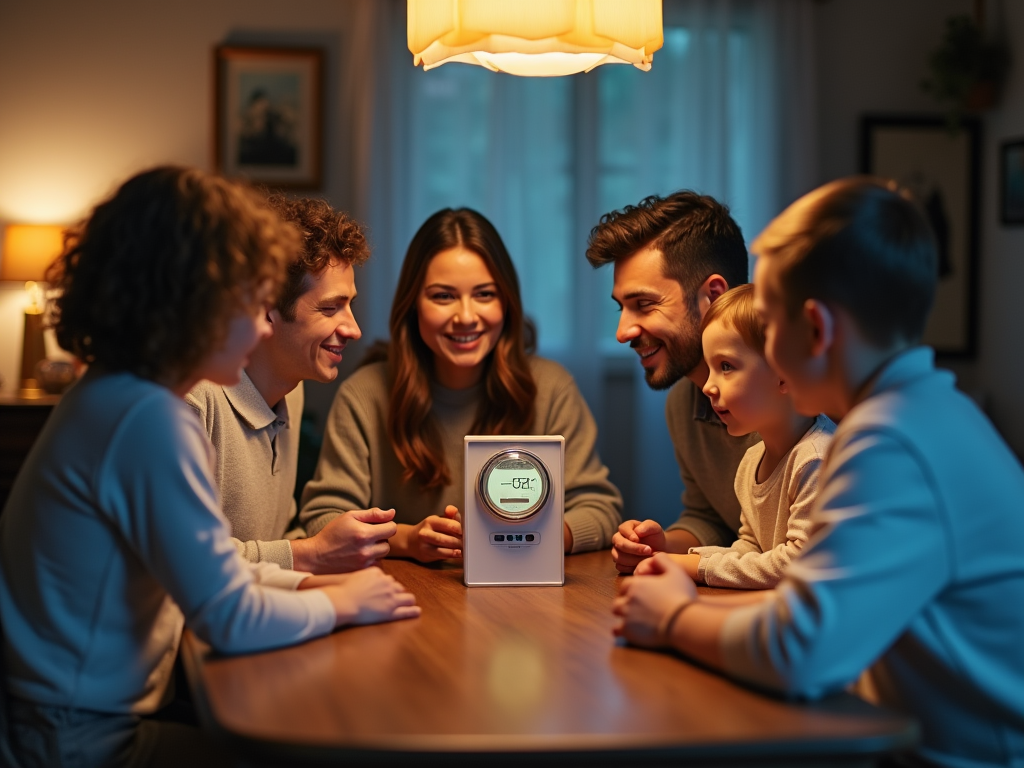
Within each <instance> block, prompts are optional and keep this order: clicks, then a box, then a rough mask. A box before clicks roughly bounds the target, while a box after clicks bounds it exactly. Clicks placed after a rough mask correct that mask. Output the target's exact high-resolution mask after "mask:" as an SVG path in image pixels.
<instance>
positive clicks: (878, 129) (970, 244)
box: [860, 115, 981, 357]
mask: <svg viewBox="0 0 1024 768" xmlns="http://www.w3.org/2000/svg"><path fill="white" fill-rule="evenodd" d="M980 151H981V129H980V124H979V122H978V120H977V118H965V119H963V120H961V122H960V125H959V126H958V127H957V128H955V129H954V128H951V127H950V125H949V123H948V122H947V121H946V119H945V118H943V117H907V116H892V115H867V116H865V117H864V118H863V121H862V122H861V162H860V164H861V170H862V171H863V172H864V173H870V174H872V175H874V176H883V177H885V178H889V179H894V180H895V181H896V182H898V183H899V184H900V185H901V186H903V187H905V188H906V189H908V190H909V191H910V192H911V194H912V195H913V196H914V198H915V199H916V200H917V201H918V203H919V204H920V205H921V209H922V211H923V213H924V214H925V217H926V218H927V219H928V221H929V223H930V224H931V225H932V231H933V232H934V233H935V240H936V244H937V245H938V251H939V264H938V269H939V275H938V277H939V284H938V288H937V290H936V293H935V304H934V306H933V307H932V312H931V315H930V316H929V317H928V324H927V326H926V327H925V332H924V339H923V342H924V343H925V344H927V345H929V346H931V347H933V348H934V349H935V351H936V353H938V354H940V355H947V356H950V357H973V356H974V353H975V342H976V333H977V290H978V210H979V194H980V192H979V190H980V185H979V179H978V174H979V158H980Z"/></svg>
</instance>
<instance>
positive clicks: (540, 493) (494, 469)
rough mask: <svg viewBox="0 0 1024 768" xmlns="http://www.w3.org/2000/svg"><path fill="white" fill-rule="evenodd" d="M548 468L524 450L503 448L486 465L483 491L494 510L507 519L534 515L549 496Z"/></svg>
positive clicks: (482, 474)
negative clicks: (505, 449) (506, 449)
mask: <svg viewBox="0 0 1024 768" xmlns="http://www.w3.org/2000/svg"><path fill="white" fill-rule="evenodd" d="M548 485H549V478H548V473H547V468H546V467H545V466H544V464H543V463H542V462H541V461H540V459H538V458H537V457H535V456H533V455H532V454H529V453H527V452H525V451H516V450H509V451H502V452H501V453H499V454H497V455H495V456H494V457H492V458H491V460H490V461H489V462H488V463H487V465H486V466H485V467H484V469H483V471H482V472H481V476H480V491H481V495H482V496H483V497H484V501H485V502H486V504H487V506H488V507H489V508H490V510H491V511H492V512H494V513H495V514H496V515H498V516H499V517H502V518H505V519H506V520H522V519H525V518H527V517H529V516H530V515H532V514H534V513H535V512H536V511H537V510H538V509H540V508H541V507H542V506H543V505H544V501H545V500H546V499H547V494H548Z"/></svg>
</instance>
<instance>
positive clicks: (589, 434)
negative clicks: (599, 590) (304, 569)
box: [299, 357, 622, 552]
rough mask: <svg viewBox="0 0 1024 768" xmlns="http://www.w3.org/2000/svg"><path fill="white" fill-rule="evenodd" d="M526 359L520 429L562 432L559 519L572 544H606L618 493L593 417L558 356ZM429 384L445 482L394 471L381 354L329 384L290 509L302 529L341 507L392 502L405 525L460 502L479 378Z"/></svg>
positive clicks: (313, 528)
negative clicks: (454, 386) (526, 398)
mask: <svg viewBox="0 0 1024 768" xmlns="http://www.w3.org/2000/svg"><path fill="white" fill-rule="evenodd" d="M530 369H531V371H532V372H533V376H534V380H535V381H536V383H537V399H536V401H535V404H534V410H535V416H534V421H533V424H532V425H531V427H530V429H529V430H528V431H527V434H531V435H562V436H563V437H565V522H566V524H567V525H568V526H569V530H570V531H571V532H572V538H573V546H572V550H573V552H584V551H588V550H593V549H601V548H604V547H607V546H609V545H610V544H611V538H612V534H613V533H615V530H616V528H617V527H618V524H619V522H620V520H621V513H622V497H621V496H620V495H619V492H618V490H617V489H616V488H615V486H614V485H612V484H611V482H610V481H609V480H608V469H607V467H605V466H604V465H603V464H602V463H601V459H600V458H599V457H598V455H597V449H596V447H595V442H596V440H597V425H596V424H595V423H594V418H593V416H591V414H590V410H589V409H588V408H587V404H586V402H585V401H584V399H583V396H582V395H581V394H580V392H579V389H577V387H576V382H574V381H573V379H572V376H571V375H569V372H568V371H566V370H565V369H564V368H562V366H560V365H558V364H557V363H555V362H552V361H550V360H545V359H543V358H539V357H533V358H531V359H530ZM431 391H432V395H433V415H434V417H435V418H436V419H437V420H438V423H439V426H440V429H441V437H442V443H443V446H444V453H445V461H446V462H447V464H448V469H449V470H450V472H451V476H452V482H451V484H450V485H448V486H445V487H443V488H437V489H432V490H429V491H428V490H425V489H424V488H423V487H422V486H421V485H420V483H419V482H417V481H415V480H414V481H411V482H408V483H405V482H403V481H402V466H401V464H399V462H398V458H397V457H396V456H395V453H394V451H393V450H392V448H391V443H390V441H389V440H388V437H387V430H386V425H387V407H388V385H387V380H386V373H385V364H384V363H376V364H373V365H368V366H365V367H363V368H360V369H359V370H358V371H356V372H355V373H354V374H352V376H350V377H349V378H348V379H347V380H345V382H344V383H342V385H341V387H340V388H339V389H338V393H337V395H336V396H335V399H334V405H333V406H332V407H331V413H330V415H329V416H328V420H327V428H326V430H325V434H324V444H323V448H322V450H321V452H320V462H319V464H318V465H317V469H316V474H315V475H314V477H313V479H312V480H311V481H310V482H309V483H308V484H307V485H306V489H305V491H304V493H303V494H302V510H301V512H300V513H299V519H300V520H301V522H302V525H303V526H304V527H305V529H306V531H307V533H308V534H309V535H310V536H312V535H314V534H316V533H318V532H319V531H320V530H321V529H322V528H323V527H324V526H325V525H327V523H328V522H330V521H331V520H332V519H333V518H334V517H336V516H337V515H338V514H340V513H341V512H344V511H346V510H350V509H367V508H370V507H380V508H381V509H391V508H394V509H395V521H396V522H398V523H406V524H409V525H414V524H416V523H418V522H420V521H421V520H423V518H425V517H427V516H429V515H440V514H443V512H444V508H445V505H447V504H454V505H455V506H457V507H458V508H459V509H460V510H461V509H464V508H465V507H464V503H463V438H464V437H465V435H467V434H469V433H470V432H469V430H470V428H471V426H472V424H473V421H474V417H475V415H476V409H477V404H478V402H479V398H480V397H482V396H483V385H482V384H481V385H478V386H476V387H473V388H471V389H465V390H450V389H445V388H444V387H441V386H439V385H437V384H435V385H434V386H433V387H432V390H431Z"/></svg>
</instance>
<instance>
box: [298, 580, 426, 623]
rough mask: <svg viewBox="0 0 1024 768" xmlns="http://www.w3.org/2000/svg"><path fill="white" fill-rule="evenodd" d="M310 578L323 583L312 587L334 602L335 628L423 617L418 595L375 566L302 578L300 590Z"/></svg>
mask: <svg viewBox="0 0 1024 768" xmlns="http://www.w3.org/2000/svg"><path fill="white" fill-rule="evenodd" d="M310 579H318V580H320V581H321V583H322V584H323V586H319V587H318V586H317V584H316V583H314V584H313V585H311V586H312V588H315V589H322V590H323V592H324V594H326V595H327V596H328V597H329V598H330V599H331V603H332V604H333V605H334V614H335V626H336V627H341V626H344V625H346V624H376V623H378V622H381V621H394V620H395V619H412V618H415V617H416V616H419V615H420V607H419V606H418V605H416V598H415V596H414V595H413V594H412V593H411V592H408V591H407V590H406V589H405V587H403V586H402V585H401V584H400V583H399V582H398V581H397V580H396V579H395V577H394V576H389V575H388V574H386V573H384V571H382V570H381V569H380V568H377V567H376V566H374V567H372V568H366V569H365V570H362V571H356V572H355V573H348V574H345V575H344V576H310V577H308V578H306V579H303V581H302V583H300V585H299V586H300V588H302V587H303V585H305V583H306V582H308V581H310ZM324 582H328V583H324Z"/></svg>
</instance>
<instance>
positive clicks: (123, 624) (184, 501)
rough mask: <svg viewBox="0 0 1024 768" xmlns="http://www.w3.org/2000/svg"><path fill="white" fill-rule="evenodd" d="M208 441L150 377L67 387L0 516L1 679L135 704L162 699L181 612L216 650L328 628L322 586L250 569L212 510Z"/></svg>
mask: <svg viewBox="0 0 1024 768" xmlns="http://www.w3.org/2000/svg"><path fill="white" fill-rule="evenodd" d="M211 450H212V449H211V447H210V443H209V440H208V439H207V437H206V434H205V433H204V432H203V429H202V427H201V426H200V425H199V422H198V420H197V419H196V416H195V414H194V413H193V412H192V410H191V409H190V408H189V407H188V406H187V405H185V402H184V401H183V400H181V399H180V398H178V397H175V396H174V395H173V394H172V393H171V392H170V391H169V390H167V389H165V388H164V387H160V386H158V385H156V384H153V383H152V382H149V381H145V380H143V379H139V378H137V377H135V376H132V375H130V374H111V375H99V374H98V373H96V372H95V371H90V372H89V373H88V374H87V375H86V376H85V378H84V379H83V380H82V381H81V382H80V383H79V384H78V385H77V386H75V387H74V388H73V389H72V390H71V391H70V392H68V394H66V395H65V396H64V398H63V399H62V400H61V402H60V404H59V405H58V406H57V408H56V409H55V410H54V412H53V414H52V415H51V416H50V419H49V421H48V422H47V424H46V427H45V429H44V430H43V433H42V434H41V435H40V437H39V439H38V440H37V442H36V444H35V446H34V447H33V449H32V451H31V452H30V454H29V456H28V459H27V460H26V462H25V465H24V467H23V468H22V470H21V472H20V473H19V475H18V479H17V480H16V481H15V484H14V488H13V489H12V491H11V495H10V498H9V499H8V502H7V505H6V507H5V508H4V512H3V516H2V517H0V622H2V626H3V635H4V637H3V653H4V662H5V665H4V666H5V669H6V673H7V680H6V684H7V690H8V691H9V692H10V693H11V694H13V695H15V696H17V697H19V698H22V699H25V700H27V701H31V702H35V703H39V704H49V705H54V706H65V707H73V708H78V709H88V710H94V711H99V712H112V713H127V712H134V713H139V714H145V713H148V712H152V711H153V710H155V709H156V708H157V707H158V706H159V705H160V704H161V702H162V700H163V698H164V695H165V692H166V689H167V683H168V680H169V677H170V672H171V668H172V665H173V663H174V657H175V654H176V652H177V647H178V641H179V639H180V635H181V629H182V621H183V620H184V622H185V623H187V624H188V625H189V627H191V628H192V629H193V630H194V631H195V632H196V634H197V635H199V636H200V637H201V638H202V639H204V640H206V641H207V642H209V643H210V644H211V645H213V646H214V648H216V649H218V650H221V651H226V652H242V651H256V650H261V649H266V648H272V647H275V646H283V645H288V644H291V643H295V642H298V641H300V640H304V639H306V638H311V637H315V636H318V635H323V634H326V633H328V632H330V631H331V629H332V628H333V627H334V618H335V617H334V610H333V607H332V606H331V602H330V600H329V598H328V597H327V596H326V595H324V594H323V593H322V592H320V591H319V590H308V591H303V592H292V591H288V590H285V589H278V588H274V587H270V586H263V585H261V584H258V583H256V579H257V578H258V575H257V574H254V567H251V566H250V565H249V564H248V563H246V562H245V561H244V560H242V558H241V557H239V555H238V553H237V552H236V550H235V547H234V545H233V544H232V543H231V539H230V533H229V531H228V527H227V524H226V522H225V520H224V517H223V515H222V514H221V512H220V502H219V499H218V495H217V491H216V487H215V485H214V482H213V480H212V474H211ZM272 569H274V570H276V566H272ZM279 573H281V574H292V572H290V571H282V572H279ZM293 575H294V574H293ZM285 581H287V579H286V580H285ZM292 582H293V584H294V580H292Z"/></svg>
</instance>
